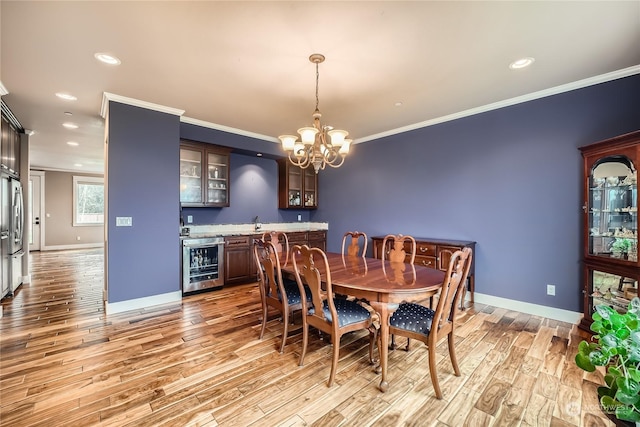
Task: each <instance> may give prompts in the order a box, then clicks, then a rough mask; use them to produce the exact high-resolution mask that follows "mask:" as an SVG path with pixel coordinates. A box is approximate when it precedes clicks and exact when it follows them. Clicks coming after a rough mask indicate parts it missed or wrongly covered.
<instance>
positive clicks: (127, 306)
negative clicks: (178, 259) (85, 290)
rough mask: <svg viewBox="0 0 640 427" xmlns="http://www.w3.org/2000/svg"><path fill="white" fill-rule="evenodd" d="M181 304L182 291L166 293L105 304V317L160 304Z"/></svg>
mask: <svg viewBox="0 0 640 427" xmlns="http://www.w3.org/2000/svg"><path fill="white" fill-rule="evenodd" d="M170 303H182V291H176V292H168V293H166V294H160V295H153V296H150V297H144V298H136V299H131V300H126V301H120V302H113V303H109V302H105V311H106V313H107V315H109V314H116V313H122V312H123V311H129V310H140V309H145V308H149V307H152V306H154V305H160V304H170Z"/></svg>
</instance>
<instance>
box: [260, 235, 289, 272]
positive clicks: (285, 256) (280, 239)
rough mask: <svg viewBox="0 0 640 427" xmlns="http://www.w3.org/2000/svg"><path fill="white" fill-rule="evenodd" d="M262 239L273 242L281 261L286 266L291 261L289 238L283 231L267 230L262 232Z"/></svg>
mask: <svg viewBox="0 0 640 427" xmlns="http://www.w3.org/2000/svg"><path fill="white" fill-rule="evenodd" d="M262 240H264V241H265V242H271V243H273V246H274V247H275V248H276V251H277V252H278V256H279V258H280V263H281V266H282V267H285V266H286V265H287V263H288V262H289V238H288V237H287V233H285V232H283V231H265V232H264V233H262Z"/></svg>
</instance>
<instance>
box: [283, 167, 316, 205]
mask: <svg viewBox="0 0 640 427" xmlns="http://www.w3.org/2000/svg"><path fill="white" fill-rule="evenodd" d="M317 207H318V175H317V174H316V172H315V170H314V169H313V168H306V169H302V168H300V167H299V166H295V165H293V164H291V162H289V160H288V159H280V160H278V208H280V209H317Z"/></svg>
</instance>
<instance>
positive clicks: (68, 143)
mask: <svg viewBox="0 0 640 427" xmlns="http://www.w3.org/2000/svg"><path fill="white" fill-rule="evenodd" d="M67 145H70V146H72V147H77V146H78V145H80V144H78V143H77V142H75V141H67Z"/></svg>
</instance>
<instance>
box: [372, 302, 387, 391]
mask: <svg viewBox="0 0 640 427" xmlns="http://www.w3.org/2000/svg"><path fill="white" fill-rule="evenodd" d="M374 308H375V310H376V311H377V312H378V314H379V315H380V348H378V351H379V352H380V368H381V371H382V379H381V380H380V386H379V388H380V391H382V392H385V391H387V390H388V389H389V382H388V381H387V362H388V360H389V309H388V307H387V304H384V303H379V304H374Z"/></svg>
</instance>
